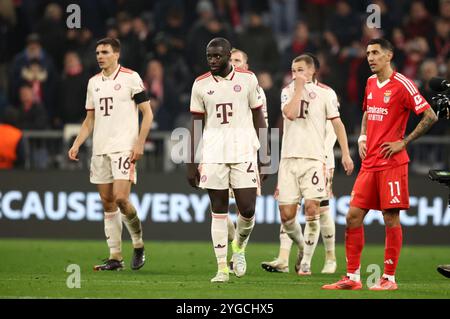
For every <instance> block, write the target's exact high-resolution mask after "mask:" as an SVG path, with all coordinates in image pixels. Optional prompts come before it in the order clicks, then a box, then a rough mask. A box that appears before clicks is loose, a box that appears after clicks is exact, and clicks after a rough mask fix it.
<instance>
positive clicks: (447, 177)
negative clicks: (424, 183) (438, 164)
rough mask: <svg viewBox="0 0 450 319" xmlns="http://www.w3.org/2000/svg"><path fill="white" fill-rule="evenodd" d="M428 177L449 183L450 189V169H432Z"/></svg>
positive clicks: (449, 199)
mask: <svg viewBox="0 0 450 319" xmlns="http://www.w3.org/2000/svg"><path fill="white" fill-rule="evenodd" d="M428 177H429V178H430V179H431V180H432V181H435V182H439V183H441V184H444V185H447V187H448V188H449V191H450V171H443V170H435V169H431V170H430V171H429V172H428ZM448 206H450V192H449V194H448Z"/></svg>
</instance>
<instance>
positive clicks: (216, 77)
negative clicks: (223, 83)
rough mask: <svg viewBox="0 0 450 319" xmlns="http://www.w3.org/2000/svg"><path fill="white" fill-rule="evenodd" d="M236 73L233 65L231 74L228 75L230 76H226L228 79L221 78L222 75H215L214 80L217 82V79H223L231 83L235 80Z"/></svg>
mask: <svg viewBox="0 0 450 319" xmlns="http://www.w3.org/2000/svg"><path fill="white" fill-rule="evenodd" d="M235 72H236V71H235V70H234V66H233V65H231V72H230V73H228V75H227V76H226V77H224V78H223V77H221V76H220V75H213V78H214V80H216V81H217V79H223V80H227V81H231V80H233V78H234V73H235ZM211 75H212V73H211Z"/></svg>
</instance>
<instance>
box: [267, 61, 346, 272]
mask: <svg viewBox="0 0 450 319" xmlns="http://www.w3.org/2000/svg"><path fill="white" fill-rule="evenodd" d="M304 54H307V55H309V56H311V58H312V59H313V61H314V74H313V75H312V78H311V81H312V82H314V83H315V84H317V85H320V86H322V87H323V88H326V89H328V90H330V92H331V94H332V96H333V100H335V101H338V100H337V95H336V93H335V92H334V90H333V89H332V88H330V87H328V86H326V85H324V84H322V83H319V82H318V81H317V79H316V74H317V72H318V70H319V69H320V62H319V60H318V59H317V57H316V56H314V55H313V54H311V53H304ZM336 139H337V137H336V134H335V133H334V129H333V125H332V124H331V122H330V121H327V125H326V133H325V150H326V174H327V176H326V188H327V196H328V199H326V200H323V201H321V202H320V233H321V235H322V241H323V243H324V246H325V263H324V266H323V269H322V273H323V274H332V273H334V272H335V271H336V268H337V264H336V255H335V239H336V228H335V224H334V220H333V217H332V216H331V214H330V207H329V199H331V198H332V197H333V190H332V185H333V175H334V167H335V163H334V150H333V148H334V144H335V143H336ZM277 193H278V191H277V190H276V191H275V195H276V197H277V196H278V194H277ZM298 209H301V206H300V205H299V207H298ZM316 231H319V229H316ZM291 246H292V240H291V239H290V238H289V236H288V235H287V234H286V232H285V231H284V229H283V225H281V227H280V247H279V251H278V257H277V258H275V259H274V260H273V261H263V262H262V263H261V266H262V268H263V269H265V270H267V271H269V272H288V271H289V255H290V251H291ZM302 258H303V250H300V254H299V255H298V256H297V262H296V264H295V272H298V271H299V269H300V263H301V260H302Z"/></svg>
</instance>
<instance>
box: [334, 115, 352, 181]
mask: <svg viewBox="0 0 450 319" xmlns="http://www.w3.org/2000/svg"><path fill="white" fill-rule="evenodd" d="M331 124H333V128H334V132H335V133H336V137H337V140H338V142H339V146H340V147H341V152H342V166H343V167H344V170H345V172H346V174H347V175H351V174H352V172H353V169H354V165H353V160H352V158H351V157H350V151H349V149H348V140H347V132H346V131H345V126H344V123H342V121H341V119H340V118H339V117H338V118H335V119H332V120H331Z"/></svg>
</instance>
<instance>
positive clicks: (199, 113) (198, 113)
mask: <svg viewBox="0 0 450 319" xmlns="http://www.w3.org/2000/svg"><path fill="white" fill-rule="evenodd" d="M190 112H191V113H192V114H194V115H204V114H205V112H199V111H192V110H190Z"/></svg>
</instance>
